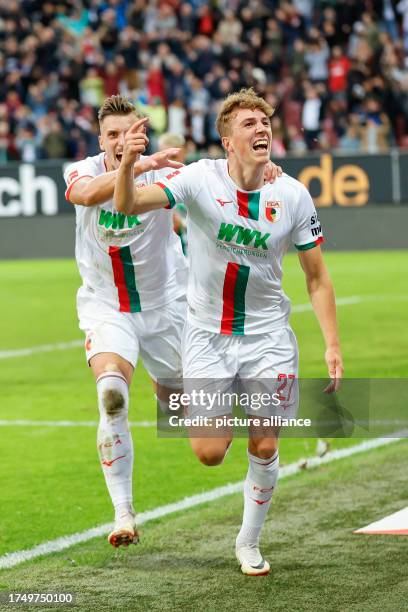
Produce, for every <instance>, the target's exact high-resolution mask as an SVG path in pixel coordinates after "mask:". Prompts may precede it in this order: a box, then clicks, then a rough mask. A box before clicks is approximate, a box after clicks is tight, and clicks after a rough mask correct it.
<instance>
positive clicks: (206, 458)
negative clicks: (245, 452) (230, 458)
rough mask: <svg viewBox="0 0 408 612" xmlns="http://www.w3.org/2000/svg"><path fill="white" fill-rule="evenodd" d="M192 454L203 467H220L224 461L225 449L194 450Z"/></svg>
mask: <svg viewBox="0 0 408 612" xmlns="http://www.w3.org/2000/svg"><path fill="white" fill-rule="evenodd" d="M194 452H195V454H196V456H197V457H198V459H199V460H200V461H201V463H203V464H204V465H209V466H213V465H220V464H221V463H222V462H223V461H224V457H225V449H221V448H195V449H194Z"/></svg>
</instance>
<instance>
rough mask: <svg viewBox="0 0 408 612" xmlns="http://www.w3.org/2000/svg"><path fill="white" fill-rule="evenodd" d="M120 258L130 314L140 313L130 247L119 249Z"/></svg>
mask: <svg viewBox="0 0 408 612" xmlns="http://www.w3.org/2000/svg"><path fill="white" fill-rule="evenodd" d="M120 258H121V260H122V263H123V272H124V275H125V283H126V288H127V291H128V295H129V302H130V312H141V310H142V308H141V305H140V296H139V292H138V290H137V289H136V279H135V268H134V265H133V260H132V255H131V252H130V247H122V248H121V249H120Z"/></svg>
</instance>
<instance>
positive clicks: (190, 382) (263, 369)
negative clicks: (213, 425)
mask: <svg viewBox="0 0 408 612" xmlns="http://www.w3.org/2000/svg"><path fill="white" fill-rule="evenodd" d="M182 356H183V377H184V391H185V392H186V393H191V391H193V390H195V392H196V397H197V393H199V392H200V390H203V391H204V393H211V394H212V396H213V399H212V401H211V402H205V405H202V403H201V402H200V405H199V406H194V405H192V402H190V406H189V409H188V416H189V417H190V416H191V417H194V416H208V417H217V416H222V415H224V414H230V413H231V412H232V409H233V407H234V405H235V403H236V402H235V401H234V399H235V397H236V396H234V395H232V398H231V401H230V402H228V399H229V394H231V393H232V390H236V389H237V381H238V383H239V384H238V390H239V392H240V393H241V394H242V393H243V392H244V393H245V395H246V396H249V398H248V397H246V399H247V400H248V399H249V401H248V402H247V405H245V402H243V396H242V395H241V396H240V397H241V402H240V403H241V408H243V409H245V412H246V413H247V414H251V415H258V416H263V417H270V416H273V415H281V416H285V417H287V418H292V417H294V416H296V413H297V408H298V403H299V391H298V365H299V356H298V347H297V342H296V338H295V334H294V333H293V331H292V329H291V327H289V326H285V327H283V328H280V329H277V330H276V331H273V332H268V333H265V334H251V335H248V336H229V335H228V336H227V335H223V334H215V333H212V332H208V331H206V330H203V329H200V328H198V327H195V326H193V325H192V324H191V323H189V322H187V323H186V325H185V328H184V332H183V340H182ZM218 390H219V391H220V393H221V395H220V396H219V397H218V396H217V399H215V395H214V393H215V392H216V391H218ZM262 393H265V394H269V396H270V397H272V396H273V395H274V394H275V397H274V399H273V400H271V401H270V402H269V403H268V401H267V398H266V397H265V398H264V400H265V401H261V399H260V398H259V397H258V395H259V394H262ZM254 394H257V397H256V401H255V396H254ZM276 394H277V395H276ZM201 397H203V394H201ZM278 397H279V399H278ZM213 402H214V403H213ZM210 403H213V405H212V406H211V407H210ZM260 404H261V405H260Z"/></svg>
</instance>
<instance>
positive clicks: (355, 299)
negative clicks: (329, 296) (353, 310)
mask: <svg viewBox="0 0 408 612" xmlns="http://www.w3.org/2000/svg"><path fill="white" fill-rule="evenodd" d="M363 301H364V298H363V297H360V296H359V295H354V296H353V295H352V296H351V297H344V298H337V299H336V305H337V306H351V305H352V304H360V303H361V302H363ZM309 310H313V307H312V305H311V304H310V302H308V303H307V304H295V306H292V313H294V314H296V313H298V312H308V311H309Z"/></svg>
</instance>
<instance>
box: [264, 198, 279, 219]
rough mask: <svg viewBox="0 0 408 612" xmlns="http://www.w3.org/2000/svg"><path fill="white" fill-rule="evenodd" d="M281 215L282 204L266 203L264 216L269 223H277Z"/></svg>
mask: <svg viewBox="0 0 408 612" xmlns="http://www.w3.org/2000/svg"><path fill="white" fill-rule="evenodd" d="M281 213H282V202H266V203H265V216H266V218H267V219H268V221H270V222H271V223H276V222H277V221H279V219H280V216H281Z"/></svg>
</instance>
